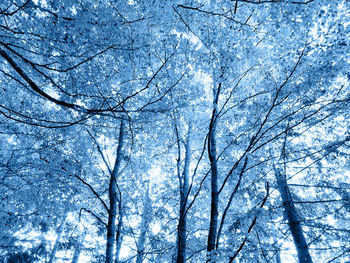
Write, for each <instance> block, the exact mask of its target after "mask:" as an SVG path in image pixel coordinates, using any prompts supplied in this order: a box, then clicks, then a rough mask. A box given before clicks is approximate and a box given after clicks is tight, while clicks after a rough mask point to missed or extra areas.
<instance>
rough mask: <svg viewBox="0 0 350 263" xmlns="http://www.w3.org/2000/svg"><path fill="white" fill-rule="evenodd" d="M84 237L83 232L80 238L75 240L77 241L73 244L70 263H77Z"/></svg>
mask: <svg viewBox="0 0 350 263" xmlns="http://www.w3.org/2000/svg"><path fill="white" fill-rule="evenodd" d="M84 239H85V233H84V235H83V236H82V237H81V238H80V240H79V241H77V242H78V243H77V244H76V246H75V249H74V254H73V258H72V262H71V263H78V260H79V256H80V253H81V251H82V249H83V242H84Z"/></svg>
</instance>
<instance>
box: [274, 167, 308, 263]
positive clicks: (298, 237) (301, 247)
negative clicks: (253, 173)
mask: <svg viewBox="0 0 350 263" xmlns="http://www.w3.org/2000/svg"><path fill="white" fill-rule="evenodd" d="M274 169H275V176H276V179H277V186H278V190H279V192H280V194H281V197H282V202H283V207H284V211H285V214H286V216H287V220H288V226H289V229H290V232H291V233H292V236H293V240H294V244H295V247H296V249H297V252H298V258H299V262H300V263H312V259H311V256H310V253H309V250H308V246H307V243H306V240H305V237H304V233H303V229H302V227H301V224H300V221H299V218H298V214H297V212H296V210H295V207H294V202H293V198H292V196H291V193H290V191H289V187H288V184H287V180H286V177H285V176H283V175H282V173H281V171H280V169H279V168H276V167H275V168H274Z"/></svg>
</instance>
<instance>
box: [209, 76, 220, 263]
mask: <svg viewBox="0 0 350 263" xmlns="http://www.w3.org/2000/svg"><path fill="white" fill-rule="evenodd" d="M220 88H221V83H219V86H218V88H217V89H216V88H215V87H214V101H213V113H212V117H211V121H210V125H209V134H208V155H209V161H210V168H211V204H210V225H209V234H208V244H207V252H208V254H210V253H211V252H212V251H213V250H215V242H216V236H217V232H218V230H217V229H218V214H219V211H218V205H219V192H218V167H217V157H216V122H217V118H218V100H219V94H220ZM209 261H210V262H213V260H212V259H211V256H210V255H209V256H208V258H207V262H209Z"/></svg>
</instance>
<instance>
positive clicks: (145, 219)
mask: <svg viewBox="0 0 350 263" xmlns="http://www.w3.org/2000/svg"><path fill="white" fill-rule="evenodd" d="M151 212H152V207H151V199H150V197H149V183H147V188H146V198H145V200H144V202H143V211H142V221H141V229H140V237H139V239H138V241H137V257H136V263H142V261H143V255H144V250H145V243H146V233H147V228H148V224H149V221H150V215H151Z"/></svg>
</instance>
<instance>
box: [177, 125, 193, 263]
mask: <svg viewBox="0 0 350 263" xmlns="http://www.w3.org/2000/svg"><path fill="white" fill-rule="evenodd" d="M190 136H191V125H189V128H188V134H187V140H186V144H185V149H186V155H185V165H184V169H183V172H182V176H180V177H179V180H180V216H179V224H178V229H177V231H178V236H177V240H178V244H177V257H176V262H177V263H184V262H186V235H187V213H186V204H187V195H188V188H189V173H190V162H191V138H190ZM178 161H180V160H178Z"/></svg>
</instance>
